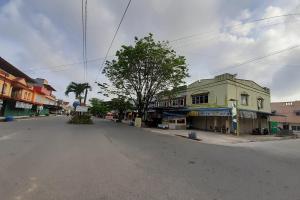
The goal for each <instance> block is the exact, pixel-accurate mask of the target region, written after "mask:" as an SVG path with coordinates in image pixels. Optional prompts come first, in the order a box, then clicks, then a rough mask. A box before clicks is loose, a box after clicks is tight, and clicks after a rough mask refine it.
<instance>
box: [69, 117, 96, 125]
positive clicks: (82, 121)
mask: <svg viewBox="0 0 300 200" xmlns="http://www.w3.org/2000/svg"><path fill="white" fill-rule="evenodd" d="M69 123H70V124H93V121H92V119H91V116H90V115H74V116H72V118H71V119H70V121H69Z"/></svg>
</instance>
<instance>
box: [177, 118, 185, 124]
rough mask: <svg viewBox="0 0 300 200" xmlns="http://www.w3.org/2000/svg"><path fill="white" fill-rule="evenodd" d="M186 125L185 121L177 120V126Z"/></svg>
mask: <svg viewBox="0 0 300 200" xmlns="http://www.w3.org/2000/svg"><path fill="white" fill-rule="evenodd" d="M184 123H185V119H177V124H184Z"/></svg>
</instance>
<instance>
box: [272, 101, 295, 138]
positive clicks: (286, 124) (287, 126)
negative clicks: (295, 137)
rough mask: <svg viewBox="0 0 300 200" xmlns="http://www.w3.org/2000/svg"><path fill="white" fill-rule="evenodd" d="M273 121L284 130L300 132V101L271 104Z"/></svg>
mask: <svg viewBox="0 0 300 200" xmlns="http://www.w3.org/2000/svg"><path fill="white" fill-rule="evenodd" d="M271 109H272V113H274V114H275V115H277V116H272V117H271V121H272V122H277V123H278V125H277V126H278V127H280V128H281V129H283V130H292V131H295V132H300V101H291V102H275V103H271Z"/></svg>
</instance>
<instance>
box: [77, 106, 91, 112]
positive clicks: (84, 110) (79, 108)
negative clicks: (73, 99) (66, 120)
mask: <svg viewBox="0 0 300 200" xmlns="http://www.w3.org/2000/svg"><path fill="white" fill-rule="evenodd" d="M87 111H88V107H86V106H77V107H76V112H87Z"/></svg>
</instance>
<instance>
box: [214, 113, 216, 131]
mask: <svg viewBox="0 0 300 200" xmlns="http://www.w3.org/2000/svg"><path fill="white" fill-rule="evenodd" d="M216 126H217V117H216V116H215V117H214V131H215V132H216Z"/></svg>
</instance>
